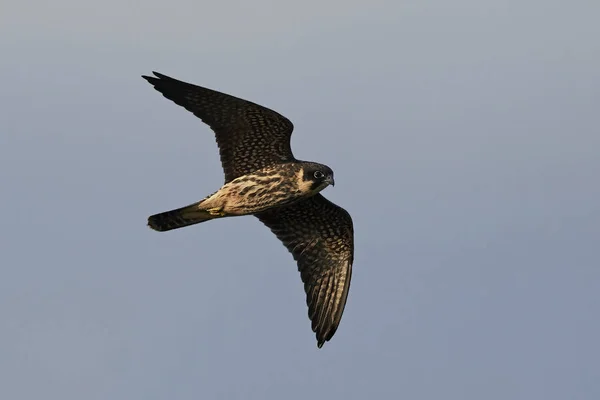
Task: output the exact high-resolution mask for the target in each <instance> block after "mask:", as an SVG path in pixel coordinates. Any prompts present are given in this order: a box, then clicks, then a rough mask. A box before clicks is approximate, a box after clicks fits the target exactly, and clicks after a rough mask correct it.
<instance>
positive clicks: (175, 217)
mask: <svg viewBox="0 0 600 400" xmlns="http://www.w3.org/2000/svg"><path fill="white" fill-rule="evenodd" d="M200 203H202V202H201V201H199V202H197V203H194V204H190V205H189V206H185V207H181V208H178V209H176V210H171V211H166V212H163V213H160V214H155V215H152V216H150V217H148V226H149V227H150V228H152V229H154V230H155V231H159V232H165V231H170V230H171V229H178V228H183V227H184V226H189V225H194V224H199V223H200V222H204V221H208V220H211V219H214V218H219V216H218V215H211V214H210V213H209V212H208V211H206V210H203V209H201V208H200V207H199V205H200Z"/></svg>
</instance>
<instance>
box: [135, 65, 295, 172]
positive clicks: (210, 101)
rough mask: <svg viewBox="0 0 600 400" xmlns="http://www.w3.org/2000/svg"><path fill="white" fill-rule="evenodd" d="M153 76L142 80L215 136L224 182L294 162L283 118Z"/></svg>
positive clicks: (289, 132) (247, 103) (288, 127)
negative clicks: (190, 114) (279, 164)
mask: <svg viewBox="0 0 600 400" xmlns="http://www.w3.org/2000/svg"><path fill="white" fill-rule="evenodd" d="M153 74H154V75H156V78H155V77H152V76H142V78H144V79H146V80H147V81H148V82H150V83H151V84H152V85H153V86H154V88H155V89H156V90H158V91H159V92H161V93H162V94H163V96H165V97H166V98H167V99H169V100H172V101H173V102H174V103H175V104H178V105H180V106H182V107H184V108H185V109H186V110H188V111H191V112H192V113H193V114H194V115H195V116H197V117H198V118H200V119H201V120H202V121H203V122H204V123H206V124H207V125H209V126H210V128H211V129H212V130H213V131H214V132H215V135H216V138H217V144H218V145H219V152H220V154H221V164H222V165H223V170H224V172H225V182H229V181H231V180H233V179H234V178H237V177H239V176H242V175H246V174H248V173H250V172H252V171H256V170H257V169H260V168H263V167H266V166H269V165H273V164H275V163H281V162H286V161H295V159H294V156H293V154H292V150H291V147H290V137H291V135H292V131H293V129H294V125H293V124H292V123H291V122H290V120H288V119H287V118H285V117H284V116H282V115H280V114H278V113H277V112H275V111H273V110H270V109H268V108H266V107H263V106H260V105H258V104H255V103H252V102H250V101H247V100H243V99H240V98H237V97H233V96H230V95H228V94H225V93H220V92H217V91H214V90H211V89H207V88H204V87H201V86H196V85H192V84H190V83H186V82H182V81H179V80H177V79H173V78H170V77H168V76H166V75H163V74H159V73H158V72H153Z"/></svg>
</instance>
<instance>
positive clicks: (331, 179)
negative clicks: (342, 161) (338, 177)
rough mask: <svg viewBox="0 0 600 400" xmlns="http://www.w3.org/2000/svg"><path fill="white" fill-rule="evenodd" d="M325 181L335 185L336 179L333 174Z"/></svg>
mask: <svg viewBox="0 0 600 400" xmlns="http://www.w3.org/2000/svg"><path fill="white" fill-rule="evenodd" d="M325 182H327V184H328V185H331V186H335V181H334V180H333V176H328V177H327V178H325Z"/></svg>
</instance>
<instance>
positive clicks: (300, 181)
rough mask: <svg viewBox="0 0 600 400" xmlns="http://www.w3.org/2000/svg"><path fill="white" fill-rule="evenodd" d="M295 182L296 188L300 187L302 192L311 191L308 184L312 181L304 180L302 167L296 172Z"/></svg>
mask: <svg viewBox="0 0 600 400" xmlns="http://www.w3.org/2000/svg"><path fill="white" fill-rule="evenodd" d="M296 182H297V185H298V189H300V191H301V192H302V193H309V192H310V191H311V190H310V186H311V185H312V181H306V180H304V169H300V171H298V172H297V173H296Z"/></svg>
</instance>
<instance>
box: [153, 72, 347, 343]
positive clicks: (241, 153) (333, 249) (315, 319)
mask: <svg viewBox="0 0 600 400" xmlns="http://www.w3.org/2000/svg"><path fill="white" fill-rule="evenodd" d="M153 74H154V75H155V76H142V77H143V78H144V79H145V80H147V81H148V82H149V83H150V84H151V85H152V86H154V88H155V89H156V90H158V91H159V92H160V93H162V95H163V96H164V97H166V98H167V99H169V100H171V101H173V102H174V103H175V104H178V105H180V106H182V107H183V108H185V109H186V110H188V111H190V112H192V113H193V114H194V115H195V116H196V117H198V118H200V119H201V120H202V121H203V122H204V123H206V124H207V125H208V126H210V128H211V129H212V130H213V131H214V133H215V135H216V139H217V144H218V146H219V153H220V155H221V164H222V165H223V170H224V172H225V183H224V184H223V186H222V187H221V188H220V189H219V190H217V191H216V192H215V193H213V194H211V195H210V196H208V197H206V198H205V199H203V200H200V201H198V202H196V203H194V204H190V205H189V206H185V207H181V208H178V209H176V210H172V211H166V212H163V213H160V214H156V215H152V216H151V217H149V218H148V226H150V228H152V229H154V230H156V231H160V232H164V231H168V230H171V229H177V228H182V227H184V226H189V225H194V224H198V223H200V222H204V221H208V220H211V219H217V218H223V217H234V216H239V215H254V216H256V217H257V218H258V219H259V220H260V221H261V222H262V223H263V224H265V225H266V226H267V227H268V228H270V229H271V231H272V232H273V233H274V234H275V235H276V236H277V237H278V238H279V240H281V241H282V242H283V244H284V245H285V246H286V247H287V249H288V250H289V251H290V252H291V253H292V255H293V257H294V259H295V260H296V261H297V263H298V269H299V271H300V276H301V278H302V282H303V283H304V291H305V292H306V303H307V305H308V317H309V318H310V320H311V321H312V330H313V332H315V333H316V337H317V346H318V347H319V348H320V347H322V346H323V343H325V342H326V341H328V340H330V339H331V338H332V336H333V334H334V333H335V331H336V329H337V327H338V325H339V323H340V320H341V318H342V313H343V312H344V306H345V305H346V299H347V298H348V289H349V288H350V277H351V275H352V262H353V259H354V233H353V227H352V218H351V217H350V214H348V212H347V211H346V210H344V209H343V208H341V207H338V206H337V205H335V204H333V203H332V202H330V201H329V200H327V199H326V198H325V197H323V196H322V195H321V194H320V193H319V192H320V191H321V190H323V189H325V188H326V187H327V186H329V185H332V186H333V184H334V180H333V171H332V170H331V168H329V167H328V166H326V165H323V164H318V163H315V162H307V161H301V160H297V159H296V158H295V157H294V155H293V154H292V149H291V147H290V138H291V135H292V130H293V129H294V126H293V124H292V123H291V122H290V120H288V119H287V118H285V117H284V116H282V115H280V114H278V113H276V112H275V111H273V110H270V109H268V108H266V107H262V106H260V105H258V104H255V103H252V102H249V101H247V100H243V99H240V98H237V97H233V96H230V95H227V94H224V93H220V92H217V91H214V90H211V89H207V88H204V87H201V86H196V85H192V84H189V83H186V82H182V81H179V80H176V79H173V78H170V77H168V76H166V75H163V74H159V73H157V72H153Z"/></svg>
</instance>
